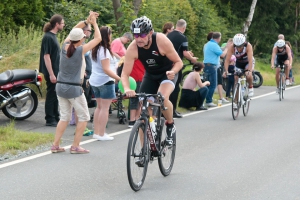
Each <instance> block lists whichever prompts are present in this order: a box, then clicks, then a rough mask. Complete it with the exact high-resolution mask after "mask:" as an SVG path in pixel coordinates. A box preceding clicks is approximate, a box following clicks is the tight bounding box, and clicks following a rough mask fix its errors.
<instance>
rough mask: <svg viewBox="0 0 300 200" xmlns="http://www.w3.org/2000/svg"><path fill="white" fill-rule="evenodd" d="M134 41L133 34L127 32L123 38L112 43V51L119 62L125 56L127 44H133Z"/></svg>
mask: <svg viewBox="0 0 300 200" xmlns="http://www.w3.org/2000/svg"><path fill="white" fill-rule="evenodd" d="M132 39H133V38H132V34H131V33H130V32H126V33H124V34H123V36H122V37H119V38H116V39H114V40H113V41H112V43H111V51H112V53H113V55H114V56H115V57H116V58H117V59H118V60H120V59H121V57H123V56H125V53H126V48H125V44H127V43H129V42H131V41H132Z"/></svg>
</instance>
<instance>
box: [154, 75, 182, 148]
mask: <svg viewBox="0 0 300 200" xmlns="http://www.w3.org/2000/svg"><path fill="white" fill-rule="evenodd" d="M177 78H178V75H176V76H175V78H174V79H173V80H169V79H168V78H167V76H166V75H164V77H162V79H161V84H160V86H159V88H158V92H160V93H161V94H162V95H163V96H164V98H165V100H164V106H165V107H167V108H168V109H167V110H164V111H162V112H163V114H164V116H165V118H166V125H167V128H166V131H167V138H166V142H167V143H168V144H169V145H171V144H173V135H174V134H175V133H176V128H175V125H174V120H173V105H172V103H171V101H170V100H169V97H170V95H171V93H172V92H173V90H174V87H175V83H176V81H177Z"/></svg>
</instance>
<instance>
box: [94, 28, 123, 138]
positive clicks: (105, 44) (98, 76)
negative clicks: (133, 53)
mask: <svg viewBox="0 0 300 200" xmlns="http://www.w3.org/2000/svg"><path fill="white" fill-rule="evenodd" d="M100 33H101V37H102V41H101V42H100V43H99V44H98V45H97V46H96V47H95V48H93V50H92V75H91V77H90V84H91V86H92V89H93V92H94V96H95V98H96V102H97V107H96V109H95V112H94V134H93V138H94V139H97V140H113V139H114V138H113V137H111V136H109V135H108V134H107V133H105V129H106V124H107V122H108V115H109V106H110V104H111V102H112V100H113V99H115V98H116V93H115V81H119V80H120V77H119V76H118V75H117V74H116V73H117V71H116V65H117V59H115V57H114V55H113V53H112V51H111V46H110V42H111V37H112V31H111V29H110V28H109V27H107V26H103V27H101V28H100Z"/></svg>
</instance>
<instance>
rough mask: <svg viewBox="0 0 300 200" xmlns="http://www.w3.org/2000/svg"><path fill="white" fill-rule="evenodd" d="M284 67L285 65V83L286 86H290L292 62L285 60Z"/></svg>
mask: <svg viewBox="0 0 300 200" xmlns="http://www.w3.org/2000/svg"><path fill="white" fill-rule="evenodd" d="M284 65H285V68H284V70H285V83H286V85H289V84H290V79H289V74H290V61H289V60H285V61H284Z"/></svg>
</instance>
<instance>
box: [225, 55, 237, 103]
mask: <svg viewBox="0 0 300 200" xmlns="http://www.w3.org/2000/svg"><path fill="white" fill-rule="evenodd" d="M235 61H236V57H235V55H232V56H231V58H230V62H229V66H228V75H227V85H226V98H227V99H228V98H230V97H231V91H232V90H233V86H234V71H235Z"/></svg>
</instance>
